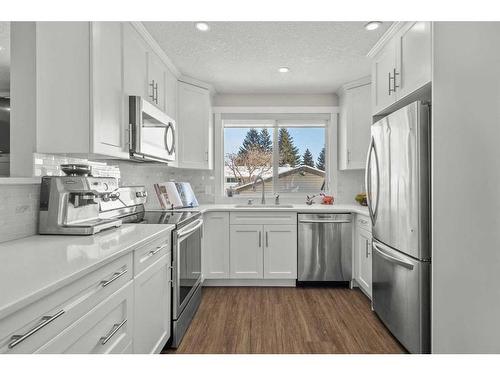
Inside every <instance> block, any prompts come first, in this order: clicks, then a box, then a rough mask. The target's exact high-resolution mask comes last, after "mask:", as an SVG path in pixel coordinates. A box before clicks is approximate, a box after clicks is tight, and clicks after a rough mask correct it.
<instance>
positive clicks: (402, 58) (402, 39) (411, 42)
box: [396, 22, 432, 99]
mask: <svg viewBox="0 0 500 375" xmlns="http://www.w3.org/2000/svg"><path fill="white" fill-rule="evenodd" d="M431 37H432V34H431V23H430V22H410V23H409V24H408V25H406V26H405V27H404V28H403V29H402V30H401V33H400V34H399V35H398V39H397V44H398V59H397V63H398V64H399V65H398V67H397V68H396V70H397V71H398V72H399V74H400V75H399V81H398V79H397V78H398V77H396V85H397V86H399V87H398V88H397V89H396V93H397V97H398V99H399V98H402V97H405V96H407V95H409V94H411V93H412V92H413V91H415V90H416V89H418V88H420V87H422V86H423V85H425V84H426V83H428V82H430V81H431V52H432V40H431Z"/></svg>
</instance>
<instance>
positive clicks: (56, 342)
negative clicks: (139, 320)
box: [36, 282, 134, 354]
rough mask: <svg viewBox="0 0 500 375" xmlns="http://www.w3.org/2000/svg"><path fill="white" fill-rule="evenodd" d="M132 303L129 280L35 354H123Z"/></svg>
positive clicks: (129, 338) (129, 332)
mask: <svg viewBox="0 0 500 375" xmlns="http://www.w3.org/2000/svg"><path fill="white" fill-rule="evenodd" d="M133 302H134V295H133V283H132V282H129V283H128V284H127V285H126V286H124V287H123V288H122V289H120V290H119V291H117V292H116V293H114V294H113V295H111V296H110V297H109V298H108V299H106V300H105V301H103V302H102V303H100V304H99V305H98V306H97V307H95V308H94V309H92V310H91V311H90V312H88V313H87V314H86V315H84V316H83V317H82V318H81V319H79V320H78V321H76V323H74V324H73V325H72V326H70V327H68V328H67V329H66V330H64V331H63V332H62V333H61V334H59V335H58V336H56V337H55V338H54V339H52V340H51V341H49V342H48V343H47V344H45V345H44V346H42V347H41V348H40V349H39V350H37V352H36V353H54V354H59V353H68V354H71V353H72V354H105V353H122V352H123V351H124V350H126V349H127V346H129V345H130V343H131V341H132V332H133V331H132V330H133V322H134V320H133Z"/></svg>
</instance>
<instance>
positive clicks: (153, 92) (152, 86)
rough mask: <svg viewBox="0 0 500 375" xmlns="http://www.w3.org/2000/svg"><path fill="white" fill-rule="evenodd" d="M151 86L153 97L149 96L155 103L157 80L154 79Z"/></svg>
mask: <svg viewBox="0 0 500 375" xmlns="http://www.w3.org/2000/svg"><path fill="white" fill-rule="evenodd" d="M149 86H151V95H149V97H150V98H151V100H152V101H153V102H154V101H155V80H154V79H152V80H151V83H150V84H149Z"/></svg>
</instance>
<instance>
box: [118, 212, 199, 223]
mask: <svg viewBox="0 0 500 375" xmlns="http://www.w3.org/2000/svg"><path fill="white" fill-rule="evenodd" d="M200 216H201V213H200V211H196V210H182V211H181V210H168V211H143V212H138V213H135V214H133V215H130V216H127V217H126V218H122V221H123V222H124V223H135V224H175V225H176V226H177V227H179V226H183V225H186V224H188V223H190V222H191V221H193V220H196V219H197V218H198V217H200Z"/></svg>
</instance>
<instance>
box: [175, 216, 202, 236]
mask: <svg viewBox="0 0 500 375" xmlns="http://www.w3.org/2000/svg"><path fill="white" fill-rule="evenodd" d="M197 221H198V223H197V224H196V225H195V226H194V227H191V228H189V229H186V230H180V231H178V232H177V239H178V241H182V240H183V239H184V238H186V237H188V236H189V235H190V234H191V233H193V232H194V231H196V230H197V229H198V228H200V227H201V226H202V225H203V220H202V219H198V220H197Z"/></svg>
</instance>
